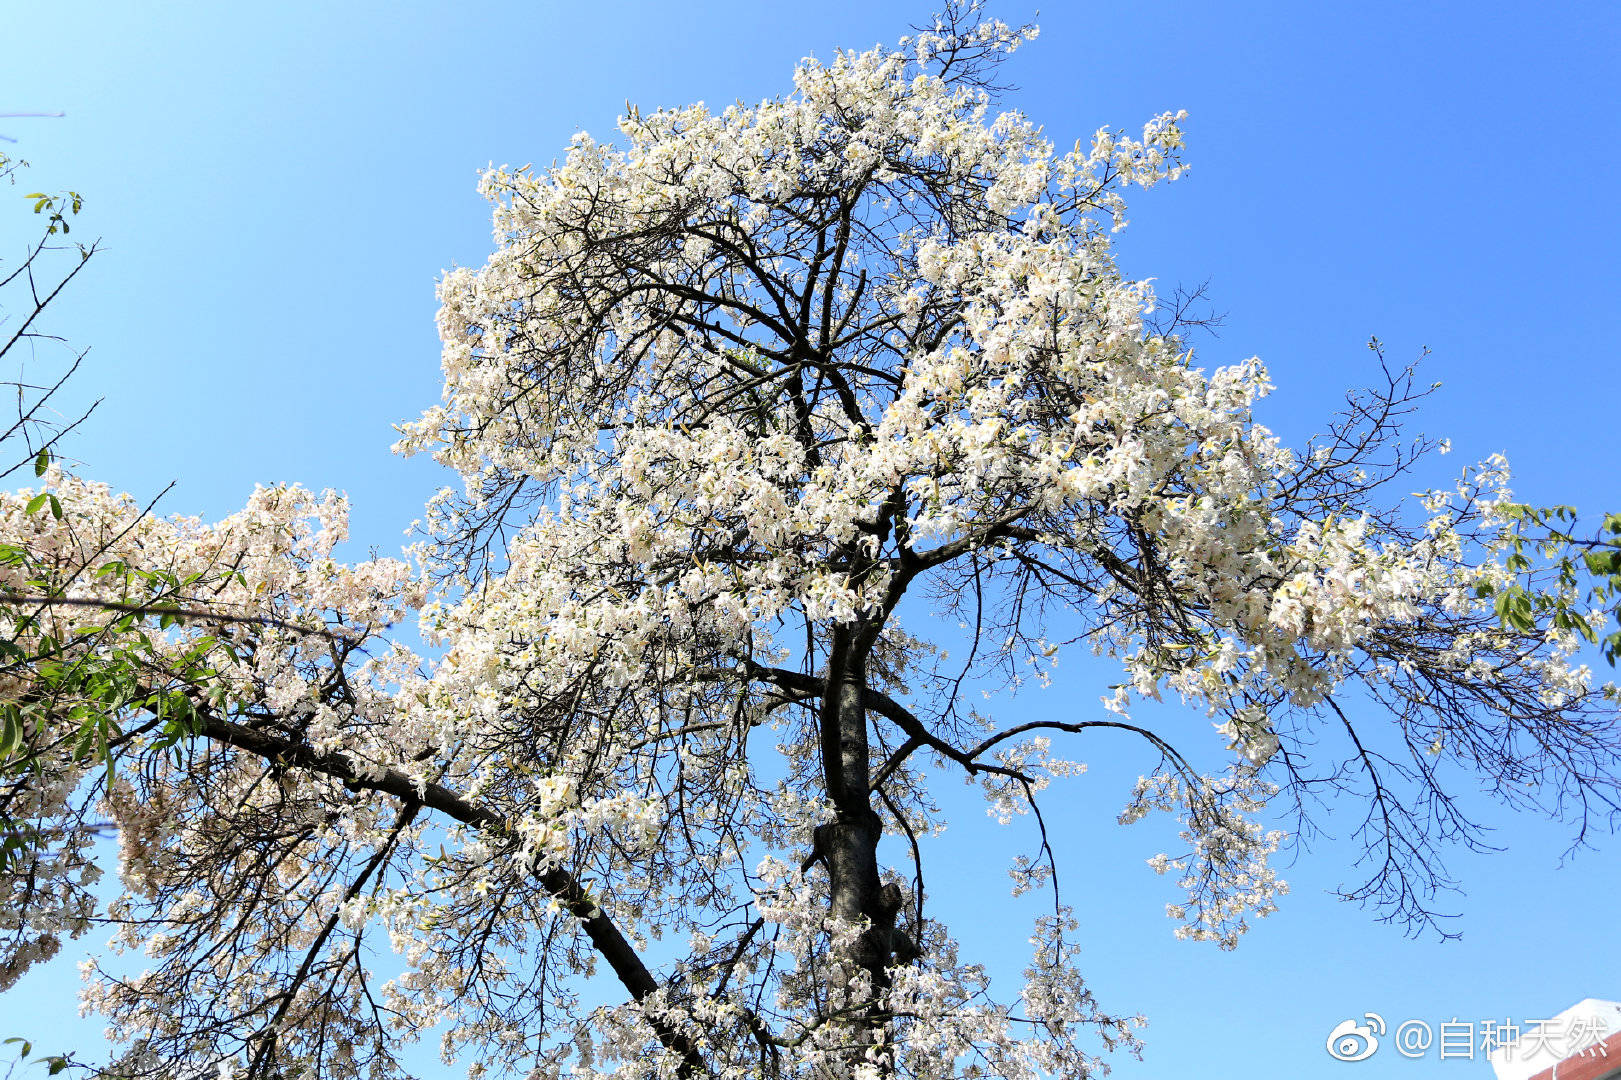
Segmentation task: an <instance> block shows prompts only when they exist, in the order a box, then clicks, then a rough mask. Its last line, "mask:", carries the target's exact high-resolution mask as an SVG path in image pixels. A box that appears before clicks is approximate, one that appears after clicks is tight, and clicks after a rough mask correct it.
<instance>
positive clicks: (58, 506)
mask: <svg viewBox="0 0 1621 1080" xmlns="http://www.w3.org/2000/svg"><path fill="white" fill-rule="evenodd" d="M51 516H52V517H53V518H55V519H56V520H57V521H61V520H62V501H61V500H60V499H58V498H57V497H56V496H55V495H52V496H51Z"/></svg>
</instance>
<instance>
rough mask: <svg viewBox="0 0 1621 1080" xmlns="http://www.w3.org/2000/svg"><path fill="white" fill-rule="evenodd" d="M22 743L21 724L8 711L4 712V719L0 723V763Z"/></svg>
mask: <svg viewBox="0 0 1621 1080" xmlns="http://www.w3.org/2000/svg"><path fill="white" fill-rule="evenodd" d="M21 742H22V724H20V723H19V722H18V721H17V718H16V717H15V716H13V715H12V712H11V710H10V709H7V710H6V715H5V719H4V721H3V722H0V761H4V760H6V759H7V758H9V757H10V756H11V752H12V751H13V750H14V749H16V747H17V745H18V744H19V743H21Z"/></svg>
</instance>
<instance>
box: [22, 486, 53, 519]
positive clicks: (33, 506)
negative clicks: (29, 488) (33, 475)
mask: <svg viewBox="0 0 1621 1080" xmlns="http://www.w3.org/2000/svg"><path fill="white" fill-rule="evenodd" d="M49 499H50V495H49V494H48V493H46V492H43V491H42V492H40V493H39V494H38V495H35V496H34V497H33V498H32V499H29V500H28V510H27V513H29V514H37V513H39V508H40V507H42V506H44V505H45V503H46V502H47V501H48V500H49Z"/></svg>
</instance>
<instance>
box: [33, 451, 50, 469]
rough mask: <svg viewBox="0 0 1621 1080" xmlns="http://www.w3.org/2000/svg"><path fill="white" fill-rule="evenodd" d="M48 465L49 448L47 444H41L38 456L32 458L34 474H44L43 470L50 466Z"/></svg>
mask: <svg viewBox="0 0 1621 1080" xmlns="http://www.w3.org/2000/svg"><path fill="white" fill-rule="evenodd" d="M50 467H51V448H50V447H48V446H42V447H40V448H39V456H37V457H35V458H34V475H35V476H44V475H45V470H46V469H48V468H50Z"/></svg>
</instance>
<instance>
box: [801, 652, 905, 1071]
mask: <svg viewBox="0 0 1621 1080" xmlns="http://www.w3.org/2000/svg"><path fill="white" fill-rule="evenodd" d="M873 637H874V633H873V630H872V628H871V627H868V626H865V625H859V624H858V625H857V626H854V627H838V628H835V629H834V631H833V634H832V641H831V642H830V654H829V658H828V669H827V691H826V696H825V697H824V698H823V700H822V715H821V735H822V738H821V742H822V767H823V772H824V775H825V777H826V780H827V792H828V796H829V798H830V799H831V800H832V802H833V806H834V810H835V817H834V819H833V821H832V822H830V823H828V824H827V825H824V826H822V828H821V829H820V830H819V836H818V839H819V840H820V846H821V848H822V851H823V853H824V854H825V855H826V857H827V870H828V877H829V879H830V897H829V906H830V909H831V910H830V914H831V915H832V916H833V917H834V918H835V919H837V920H839V921H840V922H843V923H847V924H862V923H864V924H865V925H866V929H865V930H864V931H863V932H862V934H861V935H860V937H858V938H857V939H856V941H855V943H854V944H853V946H851V948H850V949H849V950H848V951H847V952H846V954H845V955H844V956H842V957H838V958H837V959H838V960H839V961H840V963H841V966H843V967H844V968H845V970H846V972H847V976H848V977H849V978H850V979H851V980H852V981H853V980H854V978H856V977H857V976H858V975H859V973H860V972H861V971H865V972H866V973H867V974H868V975H869V977H870V979H871V987H872V993H873V994H874V995H876V994H878V993H881V992H882V991H883V990H884V989H885V988H887V987H888V985H889V973H888V971H887V966H888V963H889V958H890V955H891V952H892V951H893V947H892V943H891V938H892V936H893V930H894V925H895V912H896V909H897V907H898V906H899V904H898V902H897V898H896V897H893V896H890V895H888V894H887V893H886V891H885V890H884V889H883V888H882V887H881V885H880V882H879V878H878V841H879V838H880V836H881V835H882V832H883V827H882V823H881V822H880V821H879V818H878V815H877V814H876V813H875V812H874V811H873V809H872V804H871V789H870V787H869V785H868V780H869V779H870V777H871V766H870V761H869V750H868V744H867V715H866V709H865V707H864V702H863V699H864V697H865V693H866V683H867V677H866V675H867V667H866V665H867V652H868V650H869V649H870V648H871V645H872V639H873ZM894 891H895V890H893V889H892V890H889V891H888V892H889V893H893V892H894ZM860 1004H861V1002H860V1001H859V999H854V998H852V999H851V1000H850V1001H849V1002H848V1005H849V1006H859V1005H860ZM867 1023H868V1025H870V1026H871V1027H873V1028H881V1027H882V1026H883V1022H882V1021H879V1020H876V1019H872V1020H869V1021H867ZM871 1034H876V1032H871V1033H869V1037H870V1035H871ZM861 1041H863V1042H865V1041H868V1039H866V1038H864V1039H862V1040H861Z"/></svg>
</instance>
